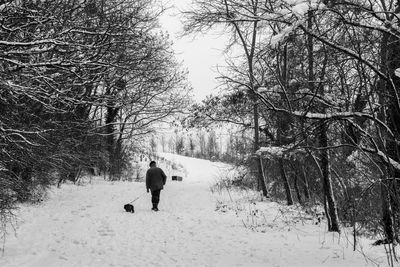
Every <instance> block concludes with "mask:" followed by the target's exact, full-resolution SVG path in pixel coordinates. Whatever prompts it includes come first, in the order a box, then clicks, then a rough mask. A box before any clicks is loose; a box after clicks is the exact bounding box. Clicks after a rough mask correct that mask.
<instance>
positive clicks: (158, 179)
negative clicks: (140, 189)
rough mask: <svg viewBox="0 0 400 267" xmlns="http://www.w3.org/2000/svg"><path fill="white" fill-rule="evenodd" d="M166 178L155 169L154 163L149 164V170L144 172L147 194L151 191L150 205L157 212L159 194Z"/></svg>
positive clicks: (160, 170)
mask: <svg viewBox="0 0 400 267" xmlns="http://www.w3.org/2000/svg"><path fill="white" fill-rule="evenodd" d="M166 181H167V176H166V175H165V173H164V171H163V170H162V169H161V168H159V167H157V163H156V162H155V161H151V162H150V169H148V170H147V172H146V189H147V193H149V190H150V191H151V203H153V208H152V210H154V211H159V209H158V203H159V202H160V192H161V190H162V189H163V188H164V185H165V182H166Z"/></svg>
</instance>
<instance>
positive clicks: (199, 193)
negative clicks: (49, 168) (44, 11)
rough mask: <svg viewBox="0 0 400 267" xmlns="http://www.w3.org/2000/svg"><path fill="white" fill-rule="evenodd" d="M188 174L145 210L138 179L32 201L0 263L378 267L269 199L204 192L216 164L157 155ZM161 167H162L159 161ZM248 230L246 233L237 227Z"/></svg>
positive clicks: (375, 259)
mask: <svg viewBox="0 0 400 267" xmlns="http://www.w3.org/2000/svg"><path fill="white" fill-rule="evenodd" d="M165 157H168V158H169V159H171V160H175V161H176V162H180V163H181V164H182V165H183V166H185V168H186V170H187V176H186V177H184V180H183V181H182V182H176V181H171V180H170V175H171V174H173V173H171V172H169V171H168V172H169V173H168V175H169V179H168V181H167V185H166V187H165V190H163V191H162V192H161V202H160V210H161V211H160V212H157V213H156V212H153V211H151V210H150V208H151V203H150V195H149V194H145V195H144V196H143V197H141V198H140V199H139V200H137V201H136V202H135V203H134V206H135V210H136V212H135V213H134V214H131V213H126V212H125V211H124V210H123V205H124V204H125V203H127V202H129V201H131V200H132V199H134V198H135V197H136V196H140V195H141V194H143V193H144V192H145V186H144V184H143V183H137V182H114V183H111V182H105V181H102V180H101V179H95V180H93V181H92V183H91V184H87V185H85V186H76V185H63V186H62V188H61V189H56V188H54V189H53V190H52V191H51V192H50V195H49V198H48V199H47V200H46V201H44V202H43V203H42V204H40V205H35V206H28V205H25V206H22V207H21V208H20V210H19V216H20V218H21V220H20V221H19V223H18V229H17V235H16V236H14V235H12V234H11V235H10V236H8V238H7V243H6V248H5V252H4V255H3V256H0V266H2V267H6V266H32V267H33V266H37V267H47V266H50V267H52V266H55V267H59V266H96V267H97V266H386V265H387V264H386V257H385V254H384V251H383V247H372V246H371V245H370V244H371V243H372V241H370V240H360V242H361V244H362V245H363V249H362V251H363V253H364V255H363V253H361V252H360V248H358V250H359V251H356V252H353V251H352V244H351V243H350V242H349V241H348V240H347V238H346V235H345V234H342V235H341V236H338V235H337V234H332V233H327V232H326V226H325V225H324V224H320V225H315V223H314V221H312V220H307V219H304V217H302V216H295V213H293V212H292V213H289V214H291V215H290V217H287V216H286V215H285V212H282V210H283V209H285V207H283V206H280V205H278V204H276V203H271V202H254V203H253V204H251V203H248V201H247V200H246V199H249V198H251V197H253V196H254V193H252V192H247V193H243V192H242V193H238V192H230V194H227V193H226V192H225V193H224V192H215V193H214V194H212V193H211V192H210V185H211V184H212V183H213V182H215V179H216V178H217V176H220V175H221V174H222V173H224V165H223V164H217V163H212V162H209V161H205V160H198V159H192V158H185V157H181V156H176V155H165ZM161 167H162V165H161ZM244 225H246V227H245V226H244Z"/></svg>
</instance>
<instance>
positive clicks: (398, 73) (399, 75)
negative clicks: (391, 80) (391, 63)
mask: <svg viewBox="0 0 400 267" xmlns="http://www.w3.org/2000/svg"><path fill="white" fill-rule="evenodd" d="M394 75H396V76H397V77H400V68H398V69H396V70H395V71H394Z"/></svg>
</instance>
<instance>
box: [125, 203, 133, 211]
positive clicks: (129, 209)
mask: <svg viewBox="0 0 400 267" xmlns="http://www.w3.org/2000/svg"><path fill="white" fill-rule="evenodd" d="M124 209H125V211H126V212H132V213H134V212H135V208H134V207H133V205H131V204H125V205H124Z"/></svg>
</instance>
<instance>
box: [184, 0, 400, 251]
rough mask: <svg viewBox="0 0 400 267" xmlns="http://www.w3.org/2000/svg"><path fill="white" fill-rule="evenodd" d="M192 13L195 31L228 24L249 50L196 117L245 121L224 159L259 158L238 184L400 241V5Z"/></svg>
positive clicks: (223, 7) (188, 20)
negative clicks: (318, 208) (318, 209)
mask: <svg viewBox="0 0 400 267" xmlns="http://www.w3.org/2000/svg"><path fill="white" fill-rule="evenodd" d="M184 16H185V32H186V34H199V33H204V32H207V31H209V30H212V29H215V28H217V29H219V30H221V31H223V32H224V33H225V34H230V44H229V46H228V47H227V50H228V51H234V52H235V55H236V54H237V55H238V56H237V58H228V59H227V63H228V66H227V67H225V68H220V81H221V85H220V87H222V88H223V93H221V94H219V95H216V96H210V97H208V98H207V99H206V100H204V101H203V102H202V103H201V104H195V105H194V106H193V107H192V111H191V115H190V116H189V117H188V118H186V119H184V125H187V127H200V128H201V127H203V128H211V127H212V126H213V125H226V124H230V125H235V127H234V129H235V131H234V132H231V135H230V139H229V142H228V149H227V151H228V152H229V153H228V154H229V155H226V154H225V155H224V153H219V154H217V156H218V158H219V159H221V158H224V159H225V160H229V161H230V162H236V164H237V165H240V166H246V167H247V169H248V170H249V171H248V172H247V173H246V174H245V175H243V176H241V177H238V178H237V180H238V181H235V182H236V184H245V185H246V184H247V185H248V184H249V181H251V182H252V183H253V186H256V187H257V188H258V190H260V191H262V193H263V195H264V196H266V197H273V198H278V199H284V200H285V201H286V203H287V205H293V204H295V203H299V204H301V205H303V206H305V207H307V206H308V205H309V204H310V203H318V204H320V205H323V206H324V210H325V216H326V219H327V221H328V228H329V231H335V232H340V231H341V227H352V228H353V229H354V235H358V234H373V235H375V236H380V237H381V238H380V240H378V241H377V244H381V243H386V244H396V243H397V242H398V241H399V230H400V191H399V190H400V187H399V185H400V181H399V178H400V150H399V148H400V98H399V94H400V31H399V29H400V28H399V26H400V20H399V19H400V17H399V16H400V3H399V2H398V1H375V0H369V1H367V0H356V1H334V0H333V1H328V0H323V1H314V0H310V1H296V0H293V1H279V0H278V1H264V0H248V1H238V0H223V1H202V0H197V1H195V4H194V5H193V7H192V8H191V9H189V10H186V11H185V12H184ZM210 138H211V137H210ZM211 139H212V138H211ZM204 155H205V156H206V155H207V154H204Z"/></svg>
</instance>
